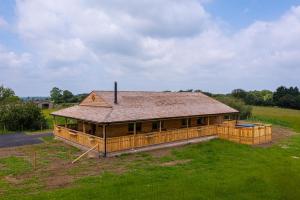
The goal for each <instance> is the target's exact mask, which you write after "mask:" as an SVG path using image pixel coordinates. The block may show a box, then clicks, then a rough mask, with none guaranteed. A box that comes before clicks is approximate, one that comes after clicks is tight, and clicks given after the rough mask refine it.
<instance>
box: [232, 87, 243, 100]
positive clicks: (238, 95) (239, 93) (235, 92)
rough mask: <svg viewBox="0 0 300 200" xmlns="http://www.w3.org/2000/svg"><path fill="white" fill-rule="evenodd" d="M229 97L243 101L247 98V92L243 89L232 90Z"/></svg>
mask: <svg viewBox="0 0 300 200" xmlns="http://www.w3.org/2000/svg"><path fill="white" fill-rule="evenodd" d="M231 95H232V96H234V97H235V98H239V99H245V97H246V96H247V92H246V91H245V90H243V89H234V90H232V92H231Z"/></svg>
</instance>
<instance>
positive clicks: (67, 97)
mask: <svg viewBox="0 0 300 200" xmlns="http://www.w3.org/2000/svg"><path fill="white" fill-rule="evenodd" d="M74 100H75V101H76V99H75V98H74V95H73V94H72V92H70V91H69V90H64V91H63V94H62V101H63V102H64V103H71V102H74Z"/></svg>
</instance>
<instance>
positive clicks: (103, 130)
mask: <svg viewBox="0 0 300 200" xmlns="http://www.w3.org/2000/svg"><path fill="white" fill-rule="evenodd" d="M102 134H103V136H102V137H103V140H104V145H103V147H104V149H103V157H106V125H105V124H103V126H102Z"/></svg>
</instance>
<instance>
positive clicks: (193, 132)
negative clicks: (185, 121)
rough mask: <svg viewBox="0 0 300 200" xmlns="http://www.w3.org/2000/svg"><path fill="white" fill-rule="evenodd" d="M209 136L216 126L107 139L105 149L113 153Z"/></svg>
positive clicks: (214, 133)
mask: <svg viewBox="0 0 300 200" xmlns="http://www.w3.org/2000/svg"><path fill="white" fill-rule="evenodd" d="M211 135H216V126H214V125H212V126H203V127H193V128H182V129H176V130H167V131H162V132H151V133H147V134H137V135H129V136H121V137H112V138H107V140H106V148H107V152H115V151H121V150H126V149H134V148H139V147H146V146H150V145H155V144H163V143H168V142H175V141H180V140H187V139H192V138H198V137H203V136H211Z"/></svg>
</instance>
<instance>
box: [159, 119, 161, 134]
mask: <svg viewBox="0 0 300 200" xmlns="http://www.w3.org/2000/svg"><path fill="white" fill-rule="evenodd" d="M159 132H161V120H159Z"/></svg>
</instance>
